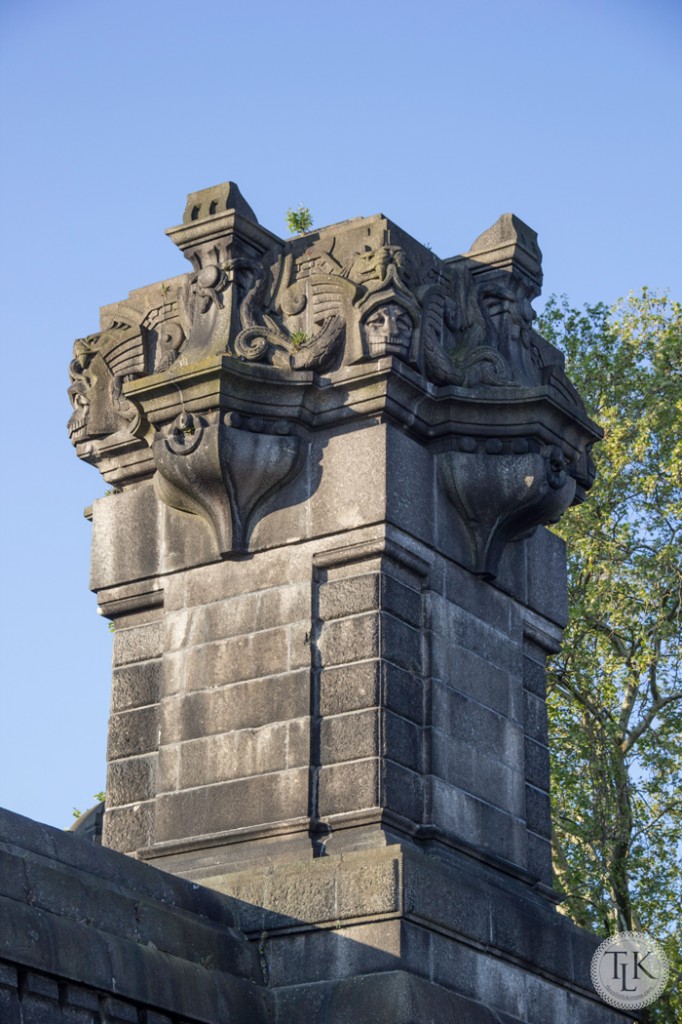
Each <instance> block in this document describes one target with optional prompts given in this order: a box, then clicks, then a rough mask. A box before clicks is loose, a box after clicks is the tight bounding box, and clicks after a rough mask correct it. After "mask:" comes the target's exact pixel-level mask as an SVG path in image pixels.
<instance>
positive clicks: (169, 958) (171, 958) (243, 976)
mask: <svg viewBox="0 0 682 1024" xmlns="http://www.w3.org/2000/svg"><path fill="white" fill-rule="evenodd" d="M0 922H1V924H0V1020H1V1021H2V1024H105V1022H106V1024H109V1022H112V1024H113V1022H117V1024H118V1022H119V1021H121V1022H126V1024H222V1022H223V1021H244V1022H246V1021H249V1022H253V1024H261V1022H262V1024H265V1022H266V1020H267V1012H266V1010H267V996H266V993H265V992H264V989H263V972H262V967H261V962H260V958H259V956H258V950H257V948H256V947H255V946H253V945H251V944H249V943H248V942H247V940H246V939H245V938H244V937H243V936H242V935H241V934H240V933H239V932H238V930H237V928H236V927H235V922H236V918H235V913H234V907H233V905H232V903H231V901H230V900H229V899H227V898H226V897H224V896H220V895H219V894H218V893H216V892H213V891H211V890H208V889H204V888H201V887H200V886H197V885H192V884H191V883H188V882H185V881H184V880H183V879H180V878H175V877H173V876H171V875H167V874H165V873H164V872H162V871H158V870H157V869H155V868H152V867H149V866H148V865H146V864H140V863H139V862H138V861H135V860H133V859H131V858H129V857H124V856H123V855H121V854H118V853H116V852H114V851H113V850H106V849H103V848H102V847H101V846H98V845H95V844H93V843H91V842H89V841H87V840H83V839H80V838H79V837H78V836H77V835H73V834H72V833H70V832H60V831H59V830H58V829H55V828H50V827H49V826H47V825H39V824H37V823H36V822H33V821H30V820H29V819H27V818H22V817H21V816H20V815H17V814H12V813H10V812H9V811H4V810H3V811H0Z"/></svg>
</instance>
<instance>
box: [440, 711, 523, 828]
mask: <svg viewBox="0 0 682 1024" xmlns="http://www.w3.org/2000/svg"><path fill="white" fill-rule="evenodd" d="M482 746H483V744H482V745H481V746H479V745H478V743H477V742H476V741H475V740H474V741H473V742H468V741H462V740H459V739H455V738H453V737H452V736H450V735H448V734H447V733H444V732H443V731H442V730H440V729H433V730H431V771H432V772H433V774H434V775H438V776H439V777H440V778H441V779H443V781H444V782H447V783H449V784H450V785H452V786H457V787H458V788H459V789H462V790H465V791H466V792H467V793H471V794H472V795H473V796H476V797H479V798H480V799H482V800H487V801H488V802H489V803H491V804H493V805H494V806H496V807H499V808H501V809H502V810H505V811H508V812H509V813H510V814H513V815H514V816H516V817H519V818H521V817H523V815H524V811H525V786H524V783H525V779H524V775H523V773H522V772H521V771H519V770H518V769H514V768H511V767H510V766H509V765H507V764H504V763H502V762H501V761H499V760H498V759H497V758H496V757H495V756H492V755H490V754H486V753H484V752H483V750H482V749H481V748H482Z"/></svg>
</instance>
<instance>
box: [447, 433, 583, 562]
mask: <svg viewBox="0 0 682 1024" xmlns="http://www.w3.org/2000/svg"><path fill="white" fill-rule="evenodd" d="M437 461H438V468H439V475H440V479H441V482H442V485H443V488H444V491H445V494H446V495H447V497H448V499H449V501H450V503H451V504H452V506H453V507H454V509H455V510H456V512H457V513H458V515H459V518H460V520H461V522H462V524H463V526H464V528H465V531H466V534H467V537H468V540H469V552H470V568H471V569H472V571H473V572H475V573H477V574H479V575H481V576H483V577H485V578H487V579H494V578H495V576H496V575H497V571H498V567H499V563H500V559H501V557H502V554H503V552H504V549H505V547H506V546H507V544H509V543H510V542H511V541H513V540H519V539H521V538H523V537H527V536H529V535H530V534H531V533H532V532H533V530H534V529H535V527H537V526H540V525H546V524H547V523H554V522H557V521H558V520H559V519H560V518H561V516H562V515H563V513H564V512H565V511H566V509H567V508H568V507H569V505H570V504H571V502H572V501H573V498H574V495H575V490H576V481H575V479H574V477H573V476H572V475H571V473H570V472H569V470H570V468H571V466H570V463H569V461H568V460H567V458H566V456H565V455H564V453H563V451H562V450H561V448H560V447H559V446H558V445H544V446H541V445H540V444H539V443H538V442H536V441H529V440H527V439H526V438H523V437H519V438H497V437H494V438H487V439H481V438H474V437H461V438H459V440H458V442H457V447H456V449H455V450H452V451H447V452H442V453H441V454H439V455H438V456H437Z"/></svg>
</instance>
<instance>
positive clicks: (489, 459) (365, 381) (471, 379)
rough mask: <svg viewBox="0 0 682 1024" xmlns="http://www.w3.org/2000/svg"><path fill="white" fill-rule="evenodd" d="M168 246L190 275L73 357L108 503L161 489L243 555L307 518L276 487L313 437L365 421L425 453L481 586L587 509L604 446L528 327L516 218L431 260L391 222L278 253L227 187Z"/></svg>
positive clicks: (529, 251)
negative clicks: (581, 504)
mask: <svg viewBox="0 0 682 1024" xmlns="http://www.w3.org/2000/svg"><path fill="white" fill-rule="evenodd" d="M168 234H169V236H170V238H171V239H172V240H173V241H174V242H175V243H176V244H177V245H178V246H179V247H180V249H181V250H182V252H183V253H184V254H185V256H187V258H188V259H189V260H190V261H191V263H192V266H193V268H194V269H193V271H192V272H191V273H190V274H188V275H185V276H184V277H179V278H175V279H174V280H172V281H169V282H162V283H161V284H159V285H152V286H150V287H149V288H146V289H141V290H139V291H138V292H135V293H133V294H132V295H131V297H130V299H129V300H127V301H125V302H123V303H119V304H115V305H114V306H110V307H107V308H106V309H105V310H103V316H102V331H101V333H100V334H98V335H94V336H91V337H90V338H87V339H84V340H82V341H78V342H76V345H75V348H74V360H73V362H72V364H71V371H70V372H71V380H72V383H71V387H70V389H69V394H70V397H71V401H72V404H73V406H74V414H73V416H72V418H71V420H70V421H69V431H70V434H71V438H72V441H73V443H74V444H75V445H76V448H77V451H78V454H79V455H80V456H81V457H82V458H84V459H86V460H87V461H91V462H93V463H94V464H96V465H98V466H99V468H100V469H101V470H102V472H103V474H104V476H105V477H106V479H107V480H109V481H110V482H113V483H114V484H116V485H117V486H118V487H125V486H126V485H127V484H128V483H130V482H133V481H135V480H139V479H142V478H144V477H149V476H151V475H153V474H154V473H155V474H156V485H155V486H156V493H157V495H158V496H159V497H160V498H161V500H162V501H163V502H165V503H166V504H167V505H169V506H170V507H171V508H173V509H177V510H181V511H183V512H190V513H192V514H195V515H199V516H200V517H202V518H203V519H205V520H206V522H208V523H209V525H210V527H211V530H212V533H213V536H214V540H215V544H216V548H217V551H219V552H220V554H221V555H223V556H225V555H228V554H229V553H230V552H231V551H234V552H239V551H244V550H248V548H249V542H250V541H249V538H250V535H251V533H252V528H253V526H254V525H255V523H256V522H257V521H258V520H259V518H260V516H261V515H262V514H266V507H267V506H268V503H269V501H270V499H271V498H272V496H273V495H279V497H280V499H281V501H283V502H284V503H285V504H287V503H288V502H289V501H294V502H295V501H300V500H301V498H300V494H299V495H298V496H297V497H294V495H293V493H292V494H287V487H289V485H291V484H292V483H293V482H294V481H295V479H296V477H297V476H298V474H299V473H300V471H301V468H302V466H303V464H304V462H305V452H306V450H307V447H308V445H309V443H310V437H311V432H313V433H314V432H315V431H316V430H317V429H319V427H320V425H321V424H323V423H324V424H325V426H326V427H329V426H330V425H333V424H334V423H338V424H339V426H341V424H343V423H344V422H347V421H349V420H354V421H356V420H357V419H358V417H360V418H361V419H362V418H363V417H371V418H376V417H379V418H380V419H385V420H386V421H387V422H394V423H396V424H399V425H400V426H401V427H402V428H403V429H405V430H408V431H409V432H410V433H411V435H412V436H414V437H416V438H417V439H418V440H419V441H420V443H421V444H423V445H425V446H426V447H427V448H429V449H430V450H432V451H433V453H434V455H435V456H436V459H437V462H438V466H439V474H438V479H439V480H440V485H441V486H442V487H443V489H444V493H445V495H446V496H447V498H448V500H449V501H450V502H451V506H452V514H453V515H454V516H456V517H457V518H458V520H459V521H460V529H461V531H462V536H463V538H465V540H464V541H463V545H462V552H463V553H462V556H461V557H462V558H463V560H464V561H465V562H466V563H467V564H468V566H469V567H470V568H471V569H472V570H473V571H475V572H476V573H480V574H482V575H485V576H487V577H494V576H495V574H496V572H497V567H498V564H499V560H500V557H501V555H502V553H503V552H504V549H505V547H506V546H507V544H508V543H510V542H511V541H513V540H515V539H518V538H520V537H523V536H526V535H528V533H529V531H532V530H533V528H534V527H535V526H537V525H539V524H542V523H547V522H553V521H555V520H556V519H557V518H558V517H559V516H560V515H561V514H562V513H563V511H564V510H565V508H566V507H567V506H568V505H569V504H570V503H571V502H572V501H575V500H578V501H579V500H582V498H583V497H584V494H585V491H586V490H587V488H588V487H589V486H590V484H591V480H592V470H591V464H590V458H589V448H590V446H591V444H592V443H593V442H594V441H595V440H596V439H597V438H598V436H599V431H598V430H597V428H596V427H595V426H594V424H592V423H590V421H589V420H588V419H587V417H586V416H585V412H584V409H583V406H582V404H581V402H580V399H579V398H578V396H577V394H576V393H575V391H574V389H573V388H572V386H571V384H570V382H569V381H568V379H567V378H566V376H565V373H564V370H563V360H562V357H561V355H560V353H559V352H557V351H556V350H555V349H554V348H553V347H552V346H550V345H549V344H548V343H547V342H546V341H545V340H544V339H543V338H542V337H541V336H540V335H538V334H537V332H535V331H534V330H533V328H532V321H533V319H534V316H535V314H534V312H533V310H532V307H531V300H532V298H533V297H534V296H536V295H537V294H538V293H539V289H540V283H541V280H542V271H541V263H540V260H541V254H540V250H539V248H538V246H537V238H536V235H535V232H533V231H532V230H531V229H530V228H528V227H527V226H526V225H525V224H523V222H522V221H520V220H519V219H518V218H517V217H515V216H513V215H511V214H505V215H504V216H503V217H501V218H500V220H499V221H498V222H497V223H496V224H495V225H493V227H492V228H490V229H489V230H488V231H486V232H484V234H482V235H481V236H480V237H479V238H478V239H477V240H476V242H475V243H474V245H473V246H472V248H471V249H470V250H469V252H468V253H466V254H465V255H464V256H460V257H455V258H453V259H450V260H446V261H442V260H440V259H438V258H437V257H436V256H435V255H434V254H433V253H432V252H431V251H430V250H428V249H426V248H425V247H424V246H422V245H420V244H419V243H418V242H416V241H415V240H414V239H412V238H410V237H409V236H408V235H406V234H405V233H404V232H402V231H401V230H400V229H399V228H397V227H396V226H395V225H393V224H392V223H391V222H390V221H389V220H387V219H386V218H384V217H383V216H374V217H369V218H362V219H357V220H351V221H347V222H345V223H342V224H338V225H334V226H332V227H329V228H322V229H320V230H319V231H314V232H309V233H308V234H305V235H302V236H299V237H296V238H292V239H289V240H287V241H282V240H281V239H279V238H277V237H276V236H275V235H273V234H271V233H270V232H268V231H267V230H266V229H264V228H262V227H261V226H260V225H259V224H258V222H257V220H256V217H255V215H254V213H253V211H252V210H251V208H250V206H249V205H248V204H247V203H246V201H245V200H244V198H243V197H242V195H241V193H240V192H239V189H238V188H237V186H236V185H235V184H234V183H232V182H227V183H225V184H223V185H220V186H216V187H215V188H212V189H205V190H203V191H200V192H195V193H192V194H190V196H189V197H188V201H187V206H186V209H185V214H184V218H183V223H182V224H181V225H180V226H178V227H176V228H171V229H169V231H168ZM310 486H314V485H313V484H310Z"/></svg>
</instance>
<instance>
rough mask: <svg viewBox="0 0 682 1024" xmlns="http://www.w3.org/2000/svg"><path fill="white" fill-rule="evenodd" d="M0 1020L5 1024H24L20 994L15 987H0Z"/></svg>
mask: <svg viewBox="0 0 682 1024" xmlns="http://www.w3.org/2000/svg"><path fill="white" fill-rule="evenodd" d="M0 1020H1V1021H2V1022H3V1024H23V1022H22V1019H21V1004H20V1002H19V992H18V991H17V989H16V987H14V986H12V988H5V987H4V986H3V985H0Z"/></svg>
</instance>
